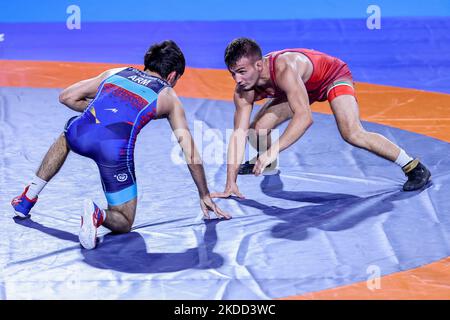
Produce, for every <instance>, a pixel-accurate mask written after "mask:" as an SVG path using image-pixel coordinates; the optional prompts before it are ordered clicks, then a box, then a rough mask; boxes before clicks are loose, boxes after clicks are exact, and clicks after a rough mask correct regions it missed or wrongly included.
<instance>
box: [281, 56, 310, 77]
mask: <svg viewBox="0 0 450 320" xmlns="http://www.w3.org/2000/svg"><path fill="white" fill-rule="evenodd" d="M308 62H309V60H308V58H307V57H305V56H304V55H303V54H301V53H299V52H285V53H283V54H281V55H279V56H278V58H277V59H276V60H275V70H276V72H277V75H281V74H283V73H286V72H289V71H294V72H295V73H296V74H299V73H301V72H305V71H306V70H307V69H308Z"/></svg>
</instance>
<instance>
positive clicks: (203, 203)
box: [200, 195, 231, 220]
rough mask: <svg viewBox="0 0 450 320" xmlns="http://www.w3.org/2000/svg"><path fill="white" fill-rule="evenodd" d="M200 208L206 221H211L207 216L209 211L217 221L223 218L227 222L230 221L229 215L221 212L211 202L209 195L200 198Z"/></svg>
mask: <svg viewBox="0 0 450 320" xmlns="http://www.w3.org/2000/svg"><path fill="white" fill-rule="evenodd" d="M200 207H201V208H202V211H203V216H204V217H205V218H206V219H211V217H210V215H209V211H213V212H214V214H215V215H216V216H217V218H219V219H222V218H225V219H227V220H228V219H231V215H229V214H228V213H226V212H224V211H222V209H220V208H219V206H218V205H217V204H215V203H214V201H212V199H211V197H210V196H209V195H206V196H203V197H202V198H200Z"/></svg>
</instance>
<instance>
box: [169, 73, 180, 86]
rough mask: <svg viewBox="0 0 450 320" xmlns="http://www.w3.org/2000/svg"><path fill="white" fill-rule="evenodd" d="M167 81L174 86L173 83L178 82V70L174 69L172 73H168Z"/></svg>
mask: <svg viewBox="0 0 450 320" xmlns="http://www.w3.org/2000/svg"><path fill="white" fill-rule="evenodd" d="M166 80H167V82H168V83H169V84H170V85H171V86H173V85H175V83H176V82H177V80H178V74H177V72H176V71H172V72H171V73H169V74H168V75H167V79H166Z"/></svg>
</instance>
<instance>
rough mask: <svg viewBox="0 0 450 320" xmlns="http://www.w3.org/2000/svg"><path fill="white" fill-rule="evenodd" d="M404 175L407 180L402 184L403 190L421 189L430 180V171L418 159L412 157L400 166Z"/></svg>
mask: <svg viewBox="0 0 450 320" xmlns="http://www.w3.org/2000/svg"><path fill="white" fill-rule="evenodd" d="M402 170H403V172H405V175H406V176H407V177H408V181H406V182H405V184H404V185H403V190H404V191H414V190H418V189H421V188H422V187H423V186H424V185H426V184H427V182H428V180H430V177H431V173H430V171H429V170H428V169H427V168H426V167H425V166H424V165H423V164H421V163H420V162H419V159H414V160H412V161H410V162H408V164H407V165H405V166H404V167H403V168H402Z"/></svg>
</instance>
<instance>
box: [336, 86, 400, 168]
mask: <svg viewBox="0 0 450 320" xmlns="http://www.w3.org/2000/svg"><path fill="white" fill-rule="evenodd" d="M331 109H332V110H333V113H334V117H335V119H336V123H337V126H338V128H339V132H340V133H341V135H342V138H343V139H344V140H345V141H347V142H348V143H350V144H351V145H353V146H355V147H358V148H363V149H366V150H367V151H370V152H372V153H374V154H376V155H378V156H380V157H383V158H384V159H387V160H390V161H395V160H396V159H397V157H398V155H399V154H400V148H399V147H398V146H397V145H395V144H394V143H392V142H391V141H390V140H388V139H387V138H386V137H384V136H382V135H381V134H378V133H374V132H368V131H366V130H365V129H364V128H363V126H362V124H361V121H360V119H359V107H358V103H357V101H356V99H355V97H353V96H351V95H342V96H339V97H337V98H335V99H334V100H333V101H332V102H331Z"/></svg>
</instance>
